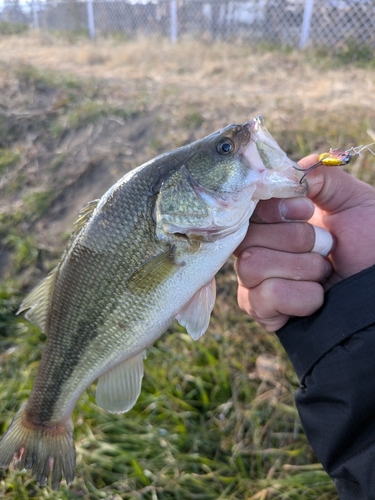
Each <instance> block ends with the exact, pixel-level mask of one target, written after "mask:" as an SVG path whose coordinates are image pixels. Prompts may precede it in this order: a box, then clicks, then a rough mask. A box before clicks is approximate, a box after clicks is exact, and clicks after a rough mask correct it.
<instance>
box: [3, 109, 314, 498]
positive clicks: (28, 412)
mask: <svg viewBox="0 0 375 500" xmlns="http://www.w3.org/2000/svg"><path fill="white" fill-rule="evenodd" d="M300 177H301V175H300V174H298V172H297V171H296V170H295V169H294V163H293V162H292V161H291V160H289V159H288V158H287V157H286V155H285V153H284V152H283V151H282V150H281V149H280V148H279V146H278V145H277V143H276V142H275V141H274V139H273V138H272V137H271V136H270V134H269V133H268V132H267V130H266V128H265V127H264V124H263V121H262V119H261V118H260V117H258V118H255V119H254V120H252V121H251V122H247V123H245V124H243V125H231V126H228V127H226V128H224V129H222V130H221V131H218V132H216V133H214V134H211V135H210V136H208V137H206V138H204V139H201V140H199V141H196V142H195V143H192V144H190V145H187V146H184V147H182V148H180V149H177V150H175V151H172V152H169V153H167V154H165V155H161V156H160V157H157V158H156V159H154V160H151V161H150V162H148V163H146V164H144V165H142V166H141V167H138V168H137V169H135V170H134V171H132V172H130V173H129V174H127V175H126V176H125V177H124V178H122V179H120V180H119V181H118V182H117V183H116V184H115V185H114V186H113V187H112V188H111V189H110V190H109V191H108V192H107V193H106V194H104V196H103V197H102V198H101V199H100V200H98V201H96V202H92V203H91V204H89V205H88V206H87V207H86V208H85V209H84V210H83V211H82V212H81V214H80V216H79V218H78V220H77V223H76V226H75V230H74V232H73V235H72V237H71V239H70V241H69V243H68V246H67V249H66V251H65V253H64V255H63V257H62V259H61V262H60V264H59V265H58V266H57V268H56V270H55V271H53V272H52V273H51V274H50V275H49V276H48V277H47V278H46V279H45V280H44V281H43V282H42V283H41V284H40V285H39V286H38V287H37V288H36V289H35V290H34V291H32V292H31V294H30V295H29V296H28V297H27V298H26V299H25V300H24V302H23V303H22V304H21V307H20V312H23V311H26V317H27V318H29V319H30V320H31V321H34V322H35V323H36V324H37V325H38V326H39V327H40V328H41V329H42V330H43V331H45V333H46V335H47V340H46V345H45V349H44V352H43V356H42V360H41V363H40V367H39V371H38V375H37V377H36V380H35V383H34V386H33V389H32V391H31V394H30V397H29V400H28V401H27V403H26V404H25V405H24V406H22V407H21V409H20V410H19V412H18V413H17V414H16V416H15V418H14V419H13V421H12V424H11V425H10V427H9V429H8V430H7V432H6V433H5V434H4V436H3V438H2V439H1V441H0V466H1V467H7V466H8V465H9V463H10V461H11V460H12V459H14V463H15V466H16V467H18V468H20V469H22V468H24V467H25V468H27V469H31V471H32V473H33V474H34V475H35V476H36V477H37V479H38V481H39V483H40V484H41V485H42V486H45V485H46V484H47V480H48V477H49V476H51V486H52V488H53V489H57V488H58V487H59V485H60V482H61V480H62V477H63V476H65V478H66V481H67V483H68V484H70V483H71V482H72V480H73V478H74V464H75V451H74V441H73V425H72V422H71V413H72V411H73V408H74V406H75V404H76V401H77V399H78V398H79V396H80V394H81V393H82V392H83V391H84V390H85V389H86V388H87V387H88V386H89V385H90V384H91V383H92V382H94V381H95V379H97V378H98V384H97V403H98V404H99V405H100V406H102V407H103V408H104V409H106V410H108V411H111V412H114V413H116V412H124V411H128V410H129V409H130V408H131V407H132V406H133V405H134V404H135V402H136V400H137V398H138V395H139V392H140V390H141V381H142V376H143V358H144V357H145V352H146V349H147V347H148V346H150V345H152V344H153V342H154V341H155V340H156V339H157V338H159V337H160V335H161V334H162V333H163V332H164V331H165V330H166V329H167V328H168V326H169V325H170V324H171V323H172V321H173V320H174V319H177V320H178V321H179V322H180V324H181V325H183V326H185V327H186V329H187V331H188V332H189V334H190V335H191V336H192V337H193V338H194V339H197V338H199V337H200V336H201V335H202V334H203V333H204V332H205V330H206V329H207V326H208V323H209V319H210V314H211V311H212V308H213V304H214V300H215V282H214V276H215V274H216V272H217V271H218V270H219V269H220V267H221V266H222V265H223V264H224V263H225V261H226V260H227V259H228V257H229V256H230V255H231V253H232V252H233V251H234V250H235V248H236V247H237V246H238V245H239V244H240V243H241V241H242V240H243V238H244V237H245V235H246V232H247V228H248V225H249V218H250V216H251V214H252V212H253V210H254V208H255V206H256V203H257V200H258V199H261V198H263V199H264V198H267V197H268V198H269V197H272V196H283V197H288V196H298V195H301V194H303V193H304V191H305V186H301V184H300V183H299V180H300Z"/></svg>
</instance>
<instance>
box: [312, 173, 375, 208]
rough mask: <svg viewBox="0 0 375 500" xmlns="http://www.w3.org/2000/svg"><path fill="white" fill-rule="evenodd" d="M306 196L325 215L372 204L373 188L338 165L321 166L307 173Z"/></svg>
mask: <svg viewBox="0 0 375 500" xmlns="http://www.w3.org/2000/svg"><path fill="white" fill-rule="evenodd" d="M307 183H308V191H307V196H308V197H309V198H310V199H311V200H312V201H313V202H314V204H315V205H317V206H318V207H319V208H320V209H321V210H322V211H324V212H325V213H326V214H327V215H331V214H336V213H338V212H342V211H343V210H348V209H350V208H353V207H358V206H361V205H362V206H363V205H367V204H368V202H370V203H371V205H373V204H374V189H373V188H372V187H371V186H370V185H368V184H366V183H365V182H362V181H360V180H358V179H356V178H355V177H353V176H351V175H350V174H348V173H346V172H344V171H343V170H342V169H341V168H340V167H325V166H323V165H322V166H321V167H318V168H317V169H315V170H313V171H311V172H310V173H309V174H308V175H307Z"/></svg>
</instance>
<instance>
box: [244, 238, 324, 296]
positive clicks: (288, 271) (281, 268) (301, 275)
mask: <svg viewBox="0 0 375 500" xmlns="http://www.w3.org/2000/svg"><path fill="white" fill-rule="evenodd" d="M235 270H236V273H237V276H238V279H239V282H240V284H241V285H243V286H245V287H246V288H254V287H256V286H258V285H259V284H260V283H262V282H263V281H265V280H267V279H270V278H283V279H286V280H292V281H317V282H320V281H323V280H325V279H326V278H328V276H329V275H330V274H331V271H332V269H331V265H330V264H329V262H327V261H326V260H325V259H324V258H323V257H322V256H320V255H319V254H317V253H287V252H280V251H277V250H270V249H269V248H264V247H251V248H248V249H246V250H245V251H244V252H242V254H241V255H240V256H239V258H238V259H237V260H236V262H235Z"/></svg>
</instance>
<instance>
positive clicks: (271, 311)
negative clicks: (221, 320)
mask: <svg viewBox="0 0 375 500" xmlns="http://www.w3.org/2000/svg"><path fill="white" fill-rule="evenodd" d="M323 300H324V290H323V287H322V286H321V285H320V284H319V283H315V282H310V281H301V282H291V281H289V280H284V279H279V278H272V279H268V280H265V281H263V282H262V283H261V284H260V285H259V286H257V287H256V288H253V289H251V290H249V289H247V288H245V287H243V286H239V289H238V304H239V306H240V308H241V309H242V310H243V311H244V312H246V313H247V314H249V315H250V316H251V317H253V318H254V319H255V320H256V321H258V322H259V323H260V324H261V325H263V326H265V328H267V329H270V331H275V330H276V329H278V328H281V326H283V324H285V322H286V320H287V319H288V318H289V317H290V316H308V315H310V314H313V313H314V312H315V311H317V310H318V309H319V308H320V307H321V306H322V304H323ZM281 323H283V324H281Z"/></svg>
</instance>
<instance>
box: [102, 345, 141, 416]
mask: <svg viewBox="0 0 375 500" xmlns="http://www.w3.org/2000/svg"><path fill="white" fill-rule="evenodd" d="M145 357H146V351H142V352H140V353H139V354H137V355H135V356H133V357H132V358H130V359H126V360H125V361H123V362H122V363H120V364H118V365H117V366H115V367H114V368H112V369H111V370H109V371H108V372H106V373H104V374H103V375H101V377H99V380H98V385H97V387H96V403H97V405H98V406H100V407H101V408H103V409H104V410H107V411H109V412H111V413H124V412H126V411H129V410H130V409H131V408H132V407H133V406H134V405H135V403H136V401H137V399H138V396H139V394H140V392H141V385H142V378H143V359H144V358H145Z"/></svg>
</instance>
